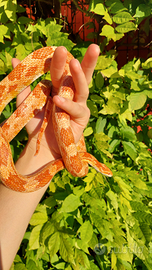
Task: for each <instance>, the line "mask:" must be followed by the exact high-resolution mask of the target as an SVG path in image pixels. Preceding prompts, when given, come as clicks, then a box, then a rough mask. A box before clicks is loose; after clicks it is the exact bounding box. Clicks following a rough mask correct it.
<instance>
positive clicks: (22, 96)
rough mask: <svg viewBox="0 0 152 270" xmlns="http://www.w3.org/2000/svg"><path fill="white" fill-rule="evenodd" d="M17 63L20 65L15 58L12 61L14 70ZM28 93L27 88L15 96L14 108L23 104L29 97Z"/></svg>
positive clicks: (29, 90) (28, 88)
mask: <svg viewBox="0 0 152 270" xmlns="http://www.w3.org/2000/svg"><path fill="white" fill-rule="evenodd" d="M19 63H20V60H18V59H16V58H13V59H12V66H13V68H15V67H16V66H17V65H18V64H19ZM30 92H31V89H30V87H29V86H28V87H26V88H25V89H24V90H23V91H22V92H21V93H20V94H18V95H17V99H16V107H18V106H19V105H20V104H21V103H22V102H23V100H24V99H25V98H26V97H27V96H28V95H29V93H30Z"/></svg>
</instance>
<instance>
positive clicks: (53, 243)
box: [48, 232, 60, 257]
mask: <svg viewBox="0 0 152 270" xmlns="http://www.w3.org/2000/svg"><path fill="white" fill-rule="evenodd" d="M59 247H60V234H59V232H55V233H54V234H53V235H52V236H51V237H50V239H49V241H48V248H49V253H50V257H53V256H54V255H55V254H56V253H57V252H58V250H59Z"/></svg>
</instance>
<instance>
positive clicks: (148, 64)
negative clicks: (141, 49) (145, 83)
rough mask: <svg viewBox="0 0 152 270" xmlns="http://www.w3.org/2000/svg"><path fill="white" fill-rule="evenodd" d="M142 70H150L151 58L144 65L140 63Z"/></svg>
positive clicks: (151, 66) (151, 65)
mask: <svg viewBox="0 0 152 270" xmlns="http://www.w3.org/2000/svg"><path fill="white" fill-rule="evenodd" d="M142 67H143V68H144V69H149V68H152V57H150V58H148V59H147V60H146V61H145V62H144V63H142Z"/></svg>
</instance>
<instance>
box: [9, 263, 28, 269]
mask: <svg viewBox="0 0 152 270" xmlns="http://www.w3.org/2000/svg"><path fill="white" fill-rule="evenodd" d="M10 270H11V269H10ZM12 270H27V268H26V266H25V264H23V263H17V264H16V265H15V266H14V268H13V269H12Z"/></svg>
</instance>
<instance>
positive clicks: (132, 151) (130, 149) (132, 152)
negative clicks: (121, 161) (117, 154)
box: [122, 141, 137, 160]
mask: <svg viewBox="0 0 152 270" xmlns="http://www.w3.org/2000/svg"><path fill="white" fill-rule="evenodd" d="M122 144H123V147H124V150H125V154H126V155H128V156H130V157H131V158H132V160H135V159H136V157H137V151H136V148H135V146H134V145H133V144H132V143H131V142H127V141H122Z"/></svg>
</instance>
